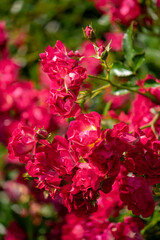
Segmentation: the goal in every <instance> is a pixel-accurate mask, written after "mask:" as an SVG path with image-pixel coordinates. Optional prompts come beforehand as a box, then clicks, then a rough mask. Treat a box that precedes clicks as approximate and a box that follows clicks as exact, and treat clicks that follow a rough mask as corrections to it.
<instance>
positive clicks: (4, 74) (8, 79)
mask: <svg viewBox="0 0 160 240" xmlns="http://www.w3.org/2000/svg"><path fill="white" fill-rule="evenodd" d="M18 75H19V66H18V65H17V64H16V63H15V61H14V60H12V59H3V60H0V89H5V88H7V87H8V85H9V84H11V83H13V82H15V81H17V80H18Z"/></svg>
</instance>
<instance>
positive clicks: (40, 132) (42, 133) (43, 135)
mask: <svg viewBox="0 0 160 240" xmlns="http://www.w3.org/2000/svg"><path fill="white" fill-rule="evenodd" d="M47 137H48V132H47V130H45V129H39V130H38V131H37V133H36V138H38V139H46V138H47Z"/></svg>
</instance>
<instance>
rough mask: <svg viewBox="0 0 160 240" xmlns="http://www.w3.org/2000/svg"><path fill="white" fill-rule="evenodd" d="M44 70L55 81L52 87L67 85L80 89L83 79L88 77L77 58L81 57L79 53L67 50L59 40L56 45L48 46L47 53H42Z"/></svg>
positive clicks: (57, 87)
mask: <svg viewBox="0 0 160 240" xmlns="http://www.w3.org/2000/svg"><path fill="white" fill-rule="evenodd" d="M40 57H41V63H42V65H43V71H44V72H46V73H47V74H48V76H49V77H50V79H51V80H52V81H53V83H52V88H53V89H56V90H57V89H59V88H63V87H65V88H66V89H67V88H70V89H74V90H75V89H76V90H77V89H78V90H79V87H80V85H81V83H82V81H83V80H84V79H85V78H86V77H87V75H86V69H84V68H83V67H81V66H80V65H79V62H78V61H77V60H76V59H75V58H78V57H80V55H79V53H78V52H76V53H75V54H74V53H73V52H72V51H70V52H67V51H66V49H65V47H64V45H63V44H62V43H61V42H60V41H57V43H56V45H55V47H53V48H52V47H51V46H48V47H47V48H46V50H45V53H41V54H40Z"/></svg>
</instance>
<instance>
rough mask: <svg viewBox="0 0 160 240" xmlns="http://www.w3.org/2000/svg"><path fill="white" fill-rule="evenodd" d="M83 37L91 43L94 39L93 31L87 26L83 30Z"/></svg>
mask: <svg viewBox="0 0 160 240" xmlns="http://www.w3.org/2000/svg"><path fill="white" fill-rule="evenodd" d="M84 32H85V35H86V37H87V38H88V39H90V40H91V41H92V40H94V39H95V31H94V29H93V28H92V26H90V25H89V26H87V27H86V28H85V30H84Z"/></svg>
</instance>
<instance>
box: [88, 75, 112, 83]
mask: <svg viewBox="0 0 160 240" xmlns="http://www.w3.org/2000/svg"><path fill="white" fill-rule="evenodd" d="M88 77H89V78H94V79H97V80H101V81H104V82H108V80H107V79H106V78H103V77H99V76H94V75H88Z"/></svg>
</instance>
